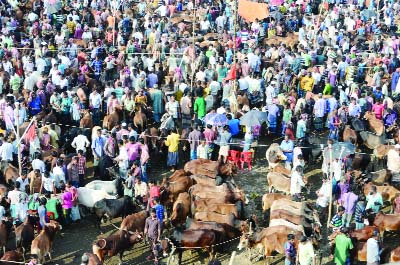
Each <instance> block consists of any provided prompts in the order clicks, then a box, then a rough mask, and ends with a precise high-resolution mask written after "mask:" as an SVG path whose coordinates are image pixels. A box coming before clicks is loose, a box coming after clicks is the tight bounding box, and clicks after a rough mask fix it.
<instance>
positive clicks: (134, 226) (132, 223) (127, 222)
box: [119, 211, 149, 232]
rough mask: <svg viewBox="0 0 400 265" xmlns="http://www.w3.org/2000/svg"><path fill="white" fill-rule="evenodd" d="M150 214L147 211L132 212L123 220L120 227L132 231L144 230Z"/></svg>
mask: <svg viewBox="0 0 400 265" xmlns="http://www.w3.org/2000/svg"><path fill="white" fill-rule="evenodd" d="M148 216H149V214H148V212H147V211H140V212H138V213H134V214H130V215H128V216H127V217H125V218H124V219H123V220H122V223H121V225H120V227H119V229H120V230H125V231H131V232H136V231H138V232H144V225H145V222H146V218H147V217H148Z"/></svg>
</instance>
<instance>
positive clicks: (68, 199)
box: [62, 191, 72, 209]
mask: <svg viewBox="0 0 400 265" xmlns="http://www.w3.org/2000/svg"><path fill="white" fill-rule="evenodd" d="M62 202H63V203H62V207H63V208H64V209H71V208H72V194H71V192H69V191H66V192H64V193H63V195H62Z"/></svg>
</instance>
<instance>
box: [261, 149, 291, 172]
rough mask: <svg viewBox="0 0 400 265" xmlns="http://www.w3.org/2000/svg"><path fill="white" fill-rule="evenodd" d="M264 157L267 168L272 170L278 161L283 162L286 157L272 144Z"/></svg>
mask: <svg viewBox="0 0 400 265" xmlns="http://www.w3.org/2000/svg"><path fill="white" fill-rule="evenodd" d="M265 157H266V158H267V161H268V168H270V169H272V168H274V167H275V166H277V165H278V164H279V162H280V161H284V160H286V159H287V157H286V156H285V155H284V154H283V152H282V149H281V148H280V146H279V144H277V143H273V144H271V145H270V146H269V148H268V149H267V151H266V152H265Z"/></svg>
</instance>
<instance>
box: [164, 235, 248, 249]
mask: <svg viewBox="0 0 400 265" xmlns="http://www.w3.org/2000/svg"><path fill="white" fill-rule="evenodd" d="M239 238H240V236H238V237H234V238H232V239H229V240H227V241H224V242H221V243H217V244H213V245H211V246H204V247H177V246H175V245H174V244H172V242H170V243H171V244H172V246H173V248H175V249H204V248H210V247H216V246H220V245H225V244H227V243H229V242H232V241H235V240H237V239H239Z"/></svg>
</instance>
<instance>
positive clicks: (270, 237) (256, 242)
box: [238, 226, 302, 258]
mask: <svg viewBox="0 0 400 265" xmlns="http://www.w3.org/2000/svg"><path fill="white" fill-rule="evenodd" d="M292 233H293V234H295V242H294V244H295V247H296V248H297V245H298V237H299V236H301V235H302V233H301V232H297V233H296V232H293V231H292V230H290V229H288V228H287V227H286V226H273V227H267V228H264V229H263V230H261V231H260V232H258V233H256V234H254V235H249V234H243V235H242V236H241V238H240V242H239V245H238V249H239V250H242V249H244V248H257V249H259V250H260V249H264V256H265V257H267V258H268V257H270V256H271V255H272V253H273V252H274V251H276V252H278V253H280V254H284V253H285V248H284V245H285V243H286V242H287V236H288V235H289V234H292Z"/></svg>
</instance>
